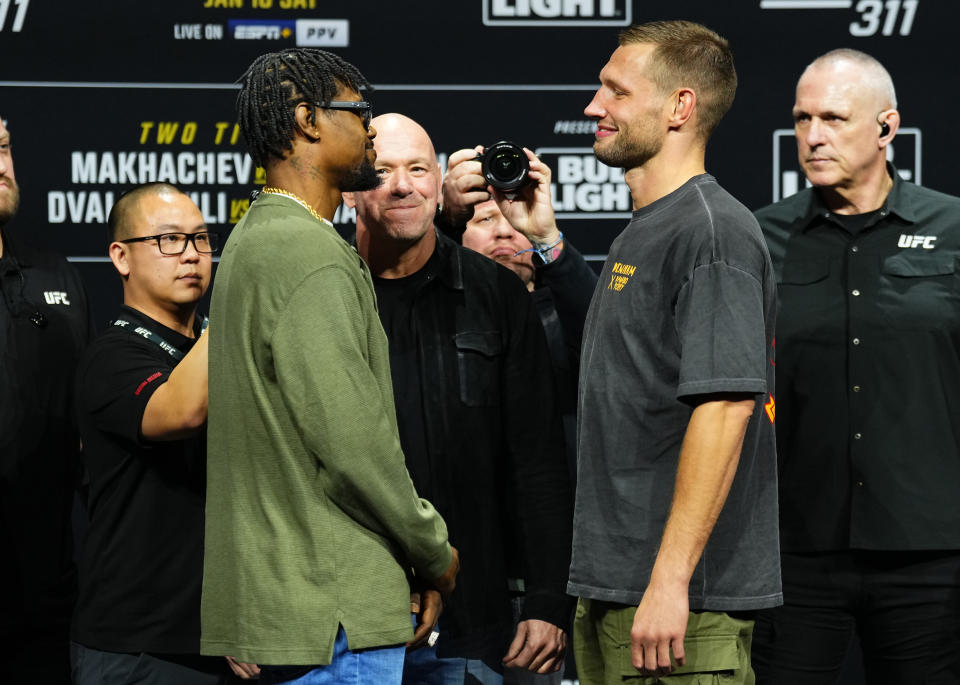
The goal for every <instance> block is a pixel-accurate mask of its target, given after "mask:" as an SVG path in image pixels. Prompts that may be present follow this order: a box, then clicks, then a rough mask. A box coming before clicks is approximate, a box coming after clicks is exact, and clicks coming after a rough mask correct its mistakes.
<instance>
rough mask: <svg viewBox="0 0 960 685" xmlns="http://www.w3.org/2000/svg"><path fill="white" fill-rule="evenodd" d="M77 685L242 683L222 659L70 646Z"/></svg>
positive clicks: (74, 680)
mask: <svg viewBox="0 0 960 685" xmlns="http://www.w3.org/2000/svg"><path fill="white" fill-rule="evenodd" d="M70 656H71V661H72V662H73V682H74V685H130V684H131V683H137V684H138V685H225V684H226V683H234V682H241V681H240V680H239V679H236V678H235V676H234V675H233V673H232V672H231V671H230V670H229V667H228V666H227V664H226V661H225V660H224V659H223V658H222V657H207V656H200V655H179V656H177V655H169V654H166V655H152V654H144V653H140V654H126V653H119V652H104V651H101V650H99V649H91V648H90V647H84V646H83V645H79V644H77V643H76V642H72V643H70Z"/></svg>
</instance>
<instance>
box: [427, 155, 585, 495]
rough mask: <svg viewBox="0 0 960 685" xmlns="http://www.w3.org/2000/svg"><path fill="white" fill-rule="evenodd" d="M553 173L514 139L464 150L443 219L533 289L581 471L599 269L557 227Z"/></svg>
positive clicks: (569, 444) (570, 459)
mask: <svg viewBox="0 0 960 685" xmlns="http://www.w3.org/2000/svg"><path fill="white" fill-rule="evenodd" d="M550 181H551V173H550V167H548V166H547V165H546V164H544V163H543V162H542V161H540V159H538V158H537V156H536V155H534V154H533V152H531V151H530V150H529V149H527V148H521V147H519V146H517V145H515V144H513V143H507V142H500V143H495V144H494V145H491V146H489V147H488V148H483V147H482V146H477V147H475V148H473V149H464V150H458V151H456V152H454V153H453V154H452V155H450V160H449V162H448V167H447V174H446V176H445V177H444V179H443V208H444V215H443V217H442V227H443V228H444V230H446V231H447V232H448V233H449V234H450V235H451V236H456V237H460V236H462V237H461V241H462V243H463V246H464V247H468V248H470V249H471V250H474V251H476V252H479V253H480V254H482V255H484V256H486V257H489V258H491V259H494V260H496V261H498V262H500V263H501V264H503V265H504V266H506V267H507V268H509V269H511V270H513V271H514V272H515V273H516V274H517V275H518V276H519V277H520V279H521V280H522V281H523V282H524V284H525V285H526V286H527V289H528V290H529V291H530V292H531V295H532V297H533V301H534V305H535V306H536V308H537V314H538V315H539V316H540V322H541V324H542V325H543V330H544V333H545V334H546V336H547V346H548V347H549V349H550V360H551V363H552V366H553V374H554V382H555V384H556V387H557V402H558V405H559V407H560V413H561V416H562V419H563V430H564V437H565V439H566V448H567V463H568V466H569V469H570V475H571V478H575V477H576V433H577V425H576V419H577V379H578V377H579V374H580V343H581V340H582V338H583V324H584V321H585V319H586V316H587V309H588V308H589V306H590V298H591V297H592V296H593V291H594V288H595V287H596V284H597V274H596V273H595V272H594V271H593V269H591V268H590V266H589V265H588V264H587V263H586V261H585V260H584V258H583V256H582V255H581V254H580V253H579V252H578V251H577V250H576V249H575V248H574V247H573V245H571V244H570V243H569V241H567V240H566V239H565V238H564V236H563V234H562V233H561V232H560V230H559V229H558V228H557V222H556V219H555V217H554V212H553V204H552V202H551V195H550ZM514 248H516V249H514Z"/></svg>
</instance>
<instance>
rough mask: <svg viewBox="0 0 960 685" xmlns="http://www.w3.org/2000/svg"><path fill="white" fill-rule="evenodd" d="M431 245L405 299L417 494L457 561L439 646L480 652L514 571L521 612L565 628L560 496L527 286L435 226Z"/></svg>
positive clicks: (502, 620) (498, 625) (556, 447)
mask: <svg viewBox="0 0 960 685" xmlns="http://www.w3.org/2000/svg"><path fill="white" fill-rule="evenodd" d="M436 250H437V253H436V258H437V260H438V267H437V272H436V277H435V278H432V279H430V280H428V281H426V282H425V283H424V284H423V285H422V287H421V288H420V290H419V291H418V293H417V295H416V300H415V303H414V306H413V310H414V319H415V329H416V339H417V343H418V362H419V366H420V374H421V388H422V394H423V399H422V401H423V415H424V423H425V430H426V443H427V451H428V455H427V456H428V458H429V461H430V463H431V465H432V469H431V470H432V473H431V474H430V478H429V482H430V483H431V484H432V487H431V488H430V491H428V492H421V493H420V494H421V496H423V497H425V498H427V499H429V500H430V501H431V502H432V503H433V504H434V506H436V508H437V509H438V510H439V511H440V513H441V514H442V515H443V517H444V519H445V520H446V522H447V525H448V527H449V532H450V541H451V543H452V544H453V545H454V546H456V547H457V548H458V549H459V551H460V560H461V565H462V568H461V572H460V575H459V577H458V578H457V589H456V591H455V592H454V593H453V595H452V596H451V598H450V600H449V603H448V604H447V607H446V608H445V610H444V614H443V618H442V623H443V625H444V626H445V632H447V633H448V637H445V638H443V639H442V640H441V642H440V646H441V652H445V653H447V654H457V655H458V656H475V655H476V656H480V655H482V652H484V651H485V650H488V649H489V648H495V649H499V648H501V647H502V645H500V646H498V645H494V644H492V643H491V640H492V641H496V640H498V639H499V638H500V636H504V635H508V634H509V632H508V631H509V626H510V623H511V620H512V619H511V608H510V601H509V592H508V589H507V578H508V577H513V576H514V575H515V573H522V576H523V578H524V579H525V584H526V606H525V615H524V616H523V617H522V618H524V619H527V618H534V619H541V620H545V621H549V622H551V623H554V624H556V625H560V626H564V627H566V624H567V621H568V617H569V614H570V610H571V608H572V605H571V600H570V598H569V597H567V596H566V593H565V589H566V578H567V572H568V569H569V565H570V542H571V528H572V496H571V492H570V483H569V478H568V476H567V471H566V464H565V462H566V460H565V457H564V447H563V432H562V429H561V426H560V418H559V414H558V412H557V409H556V402H555V398H554V383H553V376H552V370H551V361H550V354H549V352H548V350H547V347H546V342H545V339H544V334H543V328H542V327H541V325H540V322H539V320H538V318H537V313H536V311H535V310H534V307H533V303H532V301H531V298H530V296H529V294H528V293H527V292H526V290H525V288H524V287H523V284H522V283H521V282H520V279H519V278H517V276H516V275H515V274H514V273H513V272H511V271H509V270H508V269H506V268H504V267H502V266H500V265H499V264H497V263H496V262H493V261H492V260H489V259H487V258H486V257H483V256H481V255H479V254H477V253H475V252H472V251H471V250H467V249H465V248H462V247H460V246H458V245H457V244H456V243H454V242H453V241H452V240H450V239H449V238H447V237H446V236H444V235H442V234H438V236H437V247H436ZM396 399H397V403H398V404H399V403H401V402H403V401H404V398H403V397H397V398H396ZM413 476H414V480H415V481H417V480H418V479H417V477H416V474H415V473H414V474H413ZM515 552H517V553H516V554H515Z"/></svg>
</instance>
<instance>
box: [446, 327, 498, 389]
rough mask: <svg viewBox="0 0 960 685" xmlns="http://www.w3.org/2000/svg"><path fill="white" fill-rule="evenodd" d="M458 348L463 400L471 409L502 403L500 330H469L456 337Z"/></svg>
mask: <svg viewBox="0 0 960 685" xmlns="http://www.w3.org/2000/svg"><path fill="white" fill-rule="evenodd" d="M453 340H454V344H455V345H456V346H457V368H458V372H459V374H458V375H459V377H460V400H461V401H462V402H463V403H464V404H465V405H467V406H468V407H492V406H496V405H498V404H500V354H501V352H502V350H503V345H502V343H501V341H500V334H499V333H498V332H497V331H466V332H464V333H457V334H455V335H454V336H453Z"/></svg>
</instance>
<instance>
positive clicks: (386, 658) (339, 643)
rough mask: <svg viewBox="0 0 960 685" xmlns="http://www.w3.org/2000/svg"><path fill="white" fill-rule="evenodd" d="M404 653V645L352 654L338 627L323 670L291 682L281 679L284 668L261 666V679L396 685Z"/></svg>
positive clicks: (306, 684) (300, 684)
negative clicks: (329, 655)
mask: <svg viewBox="0 0 960 685" xmlns="http://www.w3.org/2000/svg"><path fill="white" fill-rule="evenodd" d="M404 651H405V648H404V646H403V645H397V646H396V647H378V648H373V649H361V650H357V651H356V652H354V651H351V650H350V648H349V647H348V646H347V634H346V633H345V632H344V631H343V626H341V627H340V630H339V631H338V632H337V639H336V641H335V642H334V643H333V659H332V660H331V661H330V663H329V664H327V665H326V666H317V667H315V668H313V669H312V670H310V671H309V672H308V673H306V674H304V675H301V676H299V677H295V678H293V679H292V680H284V679H283V675H282V674H283V672H284V671H285V670H287V669H285V668H284V667H273V666H263V667H261V669H260V670H261V673H262V675H261V679H262V680H265V681H267V682H277V683H283V685H368V684H369V683H377V684H378V685H379V683H383V684H384V685H391V683H392V684H394V685H399V683H400V681H401V678H402V676H403V654H404ZM278 676H279V677H278Z"/></svg>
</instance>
